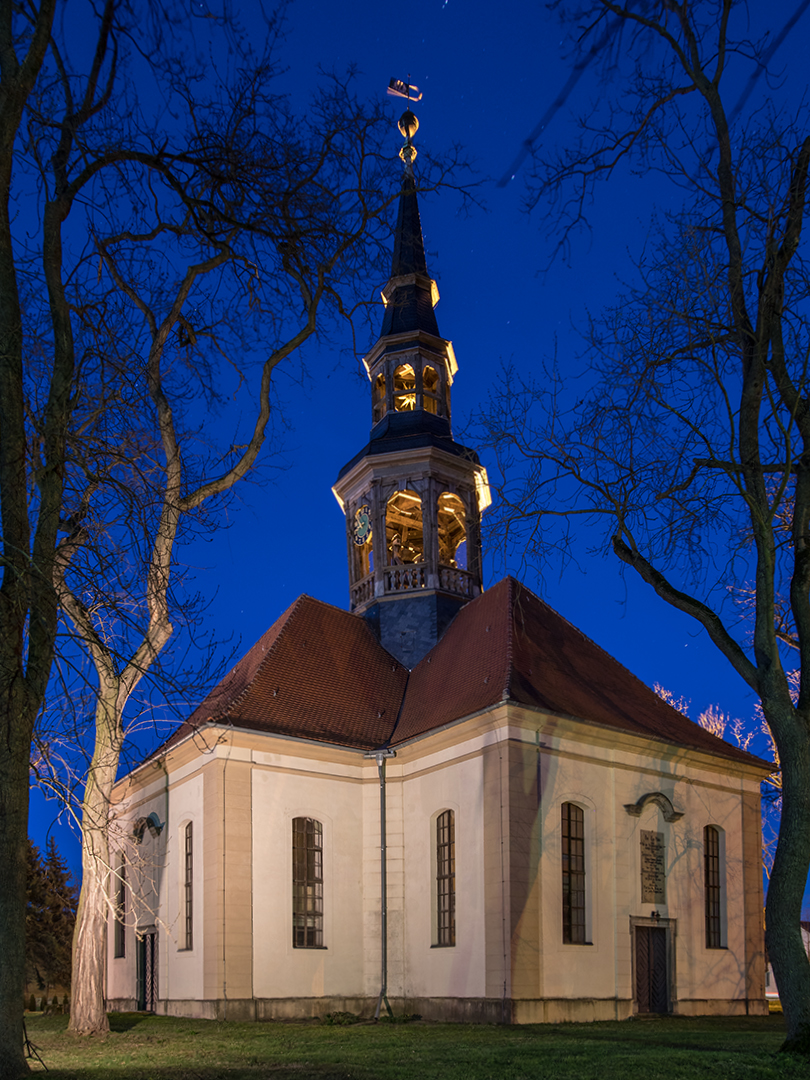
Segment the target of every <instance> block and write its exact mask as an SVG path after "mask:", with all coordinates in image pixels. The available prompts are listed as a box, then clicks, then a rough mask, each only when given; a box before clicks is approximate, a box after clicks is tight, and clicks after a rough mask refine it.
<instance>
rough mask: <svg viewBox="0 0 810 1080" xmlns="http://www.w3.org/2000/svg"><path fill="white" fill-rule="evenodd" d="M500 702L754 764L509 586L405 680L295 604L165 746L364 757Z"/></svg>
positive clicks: (357, 632)
mask: <svg viewBox="0 0 810 1080" xmlns="http://www.w3.org/2000/svg"><path fill="white" fill-rule="evenodd" d="M505 700H511V701H515V702H518V703H520V704H524V705H529V706H537V707H539V708H541V709H543V710H547V711H548V712H551V713H559V714H563V715H565V716H573V717H577V718H579V719H582V720H586V721H588V722H590V723H594V724H599V725H601V726H604V727H607V728H613V729H618V730H621V731H627V732H631V733H633V734H636V735H643V736H651V737H654V738H656V739H661V740H664V741H666V742H670V743H674V744H676V745H679V746H684V747H687V748H691V749H696V750H704V751H706V752H708V753H711V754H717V755H719V756H721V757H724V758H727V759H731V760H734V761H739V762H743V761H745V762H748V763H749V764H751V763H755V762H756V761H757V759H756V758H754V757H752V756H751V755H750V754H747V753H745V752H744V751H742V750H739V749H738V748H737V747H735V746H731V745H729V744H728V743H725V742H723V741H722V740H720V739H718V738H716V737H715V736H714V735H711V734H710V733H709V732H708V731H705V730H704V729H703V728H701V727H699V726H698V725H697V724H693V723H692V721H691V720H689V719H687V718H686V717H685V716H683V715H682V714H681V713H679V712H677V711H676V710H675V709H673V708H672V707H671V706H669V705H667V703H666V702H664V701H662V700H661V698H659V697H658V695H657V694H655V693H654V692H653V691H652V690H651V689H650V688H649V687H648V686H645V685H644V683H642V682H641V681H640V680H639V679H637V678H636V677H635V676H634V675H632V674H631V673H630V672H629V671H628V670H627V669H626V668H624V667H623V666H622V665H621V664H620V663H619V662H618V661H617V660H614V659H613V657H612V656H609V655H608V653H606V652H605V651H604V649H601V648H600V647H599V646H598V645H595V644H594V642H592V641H591V640H590V639H589V638H587V637H585V635H584V634H583V633H581V632H580V631H579V630H577V629H576V627H574V626H572V625H571V623H569V622H568V621H567V620H566V619H564V618H563V617H562V616H561V615H559V614H558V613H557V612H556V611H554V610H553V609H552V608H550V607H549V606H548V605H547V604H545V603H543V601H542V600H540V599H538V597H536V596H535V595H534V594H533V593H531V592H530V591H529V590H528V589H526V588H525V587H524V586H522V585H521V584H520V583H519V582H517V581H515V580H514V578H505V579H504V580H503V581H501V582H499V583H498V584H497V585H495V586H493V587H492V588H491V589H488V590H487V591H486V592H485V593H483V594H482V595H481V596H479V597H477V598H476V599H475V600H472V601H471V602H470V603H469V604H467V605H466V606H465V607H464V608H462V609H461V611H460V612H459V613H458V615H457V616H456V617H455V619H454V620H453V622H452V623H451V624H450V626H449V627H448V629H447V631H446V632H445V634H444V636H443V638H442V639H441V641H439V643H438V644H437V645H436V646H435V647H434V648H433V649H432V650H431V651H430V652H429V653H428V654H427V656H425V657H424V659H423V660H422V661H421V662H420V663H419V664H418V665H417V666H416V667H415V668H414V669H413V671H412V672H411V673H410V676H409V674H408V672H407V670H406V669H405V668H404V667H403V666H402V665H401V664H400V663H399V662H398V661H397V660H395V659H394V658H393V657H392V656H390V655H389V653H387V652H386V651H385V650H384V649H383V648H382V646H381V645H380V644H379V642H378V641H377V639H376V638H375V637H374V635H373V633H372V631H371V630H370V629H369V627H368V625H367V624H366V623H365V621H364V620H363V619H362V618H361V617H359V616H357V615H351V614H349V613H348V612H346V611H342V610H341V609H339V608H335V607H332V606H330V605H329V604H324V603H321V602H320V601H318V600H313V599H312V598H311V597H309V596H301V597H299V599H298V600H296V602H295V603H294V604H293V605H292V606H291V607H290V608H288V609H287V611H285V612H284V614H283V615H282V616H281V617H280V618H279V619H277V620H276V622H275V623H273V625H272V626H271V627H270V629H269V630H268V631H267V633H266V634H264V636H263V637H262V638H260V639H259V641H258V642H257V643H256V644H255V645H254V646H253V648H252V649H251V650H250V651H249V652H248V653H247V654H246V655H245V656H244V657H243V658H242V659H241V660H240V661H239V663H238V664H237V665H236V667H234V669H233V670H232V671H231V672H230V673H229V674H228V675H227V676H226V677H225V678H224V679H223V680H222V682H221V683H220V684H219V685H218V686H217V687H216V688H215V689H214V690H213V691H212V693H211V694H210V695H209V696H208V698H207V699H206V700H205V701H204V702H203V704H202V705H201V706H200V707H199V708H198V709H197V710H196V711H195V712H194V713H193V714H192V715H191V716H190V717H189V719H188V720H187V721H186V723H185V724H183V725H182V727H181V728H179V729H178V731H177V732H175V734H174V735H173V736H172V738H171V739H170V740H169V742H170V743H174V742H176V741H178V740H179V739H180V738H182V737H183V736H184V735H186V734H188V733H189V732H190V731H191V730H193V729H195V728H197V727H199V726H200V725H201V724H204V723H206V722H207V721H215V722H219V723H232V724H234V725H235V726H236V727H245V728H253V729H255V730H257V731H266V732H268V733H274V734H282V735H289V736H293V737H297V738H301V739H309V740H316V741H319V742H329V743H334V744H337V745H341V746H347V747H353V748H359V749H365V750H372V749H375V748H377V747H380V746H385V745H394V746H396V745H397V744H400V743H402V742H404V741H406V740H408V739H412V738H415V737H418V736H420V735H424V734H426V733H428V732H429V731H432V730H435V729H436V728H438V727H441V726H443V725H445V724H449V723H452V722H453V721H455V720H460V719H462V718H463V717H465V716H469V715H471V714H473V713H476V712H480V711H482V710H485V709H487V708H490V707H492V706H494V705H496V704H497V703H498V702H501V701H505Z"/></svg>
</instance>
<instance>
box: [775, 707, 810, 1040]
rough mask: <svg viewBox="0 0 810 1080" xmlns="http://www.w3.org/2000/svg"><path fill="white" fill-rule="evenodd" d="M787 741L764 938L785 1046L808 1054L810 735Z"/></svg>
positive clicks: (782, 748) (782, 750)
mask: <svg viewBox="0 0 810 1080" xmlns="http://www.w3.org/2000/svg"><path fill="white" fill-rule="evenodd" d="M796 723H797V721H795V720H794V721H793V725H792V726H794V727H795V726H796ZM798 723H799V724H800V723H801V719H799V720H798ZM791 742H792V743H793V745H790V746H785V745H784V738H783V740H782V741H781V745H780V747H779V757H780V761H781V764H782V815H781V821H780V825H779V841H778V843H777V846H776V855H775V857H774V861H773V869H772V871H771V877H770V881H769V884H768V898H767V901H766V905H765V911H766V920H765V921H766V930H765V941H766V944H767V947H768V956H769V959H770V961H771V963H772V964H773V972H774V976H775V978H776V985H777V987H778V989H779V999H780V1001H781V1003H782V1008H783V1010H784V1014H785V1021H786V1025H787V1041H786V1042H785V1044H784V1046H783V1049H784V1050H792V1051H797V1052H800V1053H803V1054H810V961H808V958H807V953H806V952H805V950H804V943H803V941H802V934H801V913H802V897H803V894H804V889H805V886H806V884H807V874H808V869H810V739H808V738H807V736H806V735H805V734H804V733H803V732H798V731H797V732H796V734H795V737H794V738H793V739H792V740H791Z"/></svg>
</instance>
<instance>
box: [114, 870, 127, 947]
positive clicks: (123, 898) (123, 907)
mask: <svg viewBox="0 0 810 1080" xmlns="http://www.w3.org/2000/svg"><path fill="white" fill-rule="evenodd" d="M126 918H127V864H126V862H124V856H123V855H122V856H121V858H120V859H119V861H118V872H117V874H116V878H115V927H114V931H113V956H114V957H116V958H120V957H122V956H126V954H127V936H126Z"/></svg>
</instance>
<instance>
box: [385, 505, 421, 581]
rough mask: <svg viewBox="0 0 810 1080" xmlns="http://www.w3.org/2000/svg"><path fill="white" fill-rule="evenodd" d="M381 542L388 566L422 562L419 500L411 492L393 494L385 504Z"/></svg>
mask: <svg viewBox="0 0 810 1080" xmlns="http://www.w3.org/2000/svg"><path fill="white" fill-rule="evenodd" d="M385 540H386V545H387V548H388V565H389V566H399V565H401V564H403V563H420V562H423V561H424V556H425V542H424V535H423V532H422V500H421V498H420V497H419V496H418V495H417V494H416V492H415V491H397V492H396V494H394V495H392V496H391V498H390V499H389V500H388V506H387V507H386V511H385Z"/></svg>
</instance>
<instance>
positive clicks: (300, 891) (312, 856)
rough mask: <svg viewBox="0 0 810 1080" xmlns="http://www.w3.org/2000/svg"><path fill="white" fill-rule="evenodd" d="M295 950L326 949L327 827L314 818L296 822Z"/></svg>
mask: <svg viewBox="0 0 810 1080" xmlns="http://www.w3.org/2000/svg"><path fill="white" fill-rule="evenodd" d="M292 841H293V852H292V855H293V948H295V949H322V948H323V826H322V825H321V823H320V821H316V820H315V819H314V818H305V817H298V818H294V819H293V823H292Z"/></svg>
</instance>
